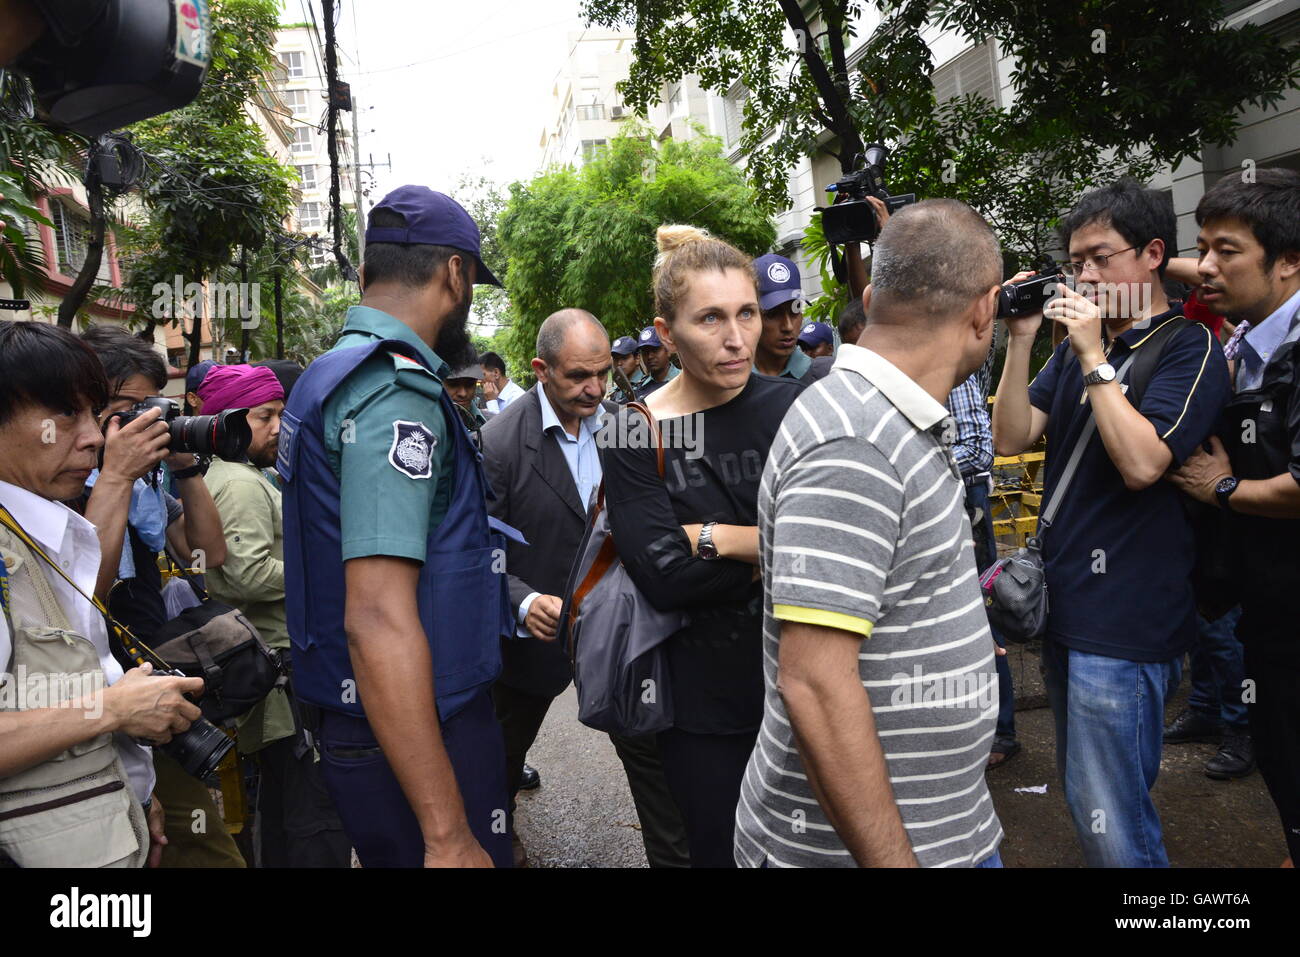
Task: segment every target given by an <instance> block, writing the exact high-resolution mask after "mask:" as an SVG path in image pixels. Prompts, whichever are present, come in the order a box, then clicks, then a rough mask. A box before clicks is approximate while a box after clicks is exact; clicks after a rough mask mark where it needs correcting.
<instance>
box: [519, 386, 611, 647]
mask: <svg viewBox="0 0 1300 957" xmlns="http://www.w3.org/2000/svg"><path fill="white" fill-rule="evenodd" d="M534 388H535V389H536V391H537V404H538V405H540V406H541V408H542V433H543V434H544V435H549V436H551V437H552V438H553V439H554V440H555V442H556V443H558V444H559V446H560V451H561V452H563V453H564V462H565V464H566V465H568V466H569V474H570V475H572V476H573V484H574V485H576V486H577V488H578V499H579V500H580V501H581V502H582V504H583V507H584V508H585V507H587V506H588V505H590V504H591V495H592V493H593V492H594V491H595V490H596V487H597V486H598V485H600V479H601V475H602V474H603V473H602V471H601V466H600V449H599V447H598V446H597V445H596V433H597V432H599V431H600V427H601V414H600V413H601V412H602V411H604V410H603V409H599V408H598V409H597V410H596V413H595V414H594V415H589V416H587V417H586V418H585V419H583V420H582V421H581V423H579V425H578V434H577V435H576V436H575V435H570V434H569V433H568V432H566V431H565V430H564V426H563V425H561V424H560V417H559V416H558V415H556V414H555V410H554V409H553V408H551V401H550V399H548V398H547V397H546V390H545V389H543V388H542V384H541V383H540V382H539V383H537V385H536V386H535V387H534ZM540 594H541V592H532V593H531V594H529V595H528V597H527V598H525V599H524V600H523V601H522V602H520V604H519V611H518V616H519V628H518V634H519V636H520V637H521V638H526V637H529V632H528V630H527V629H526V628H524V626H523V621H524V619H525V618H526V617H528V609H529V607H530V606H531V605H532V603H533V599H534V598H536V597H537V596H538V595H540Z"/></svg>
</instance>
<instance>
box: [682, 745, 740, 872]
mask: <svg viewBox="0 0 1300 957" xmlns="http://www.w3.org/2000/svg"><path fill="white" fill-rule="evenodd" d="M757 738H758V732H757V731H751V732H748V733H746V734H692V733H691V732H689V731H681V730H679V729H677V728H672V729H670V730H668V731H663V732H661V733H660V734H659V753H660V754H661V755H662V756H663V763H664V777H666V778H667V779H668V787H669V788H670V789H671V791H672V794H673V797H674V799H675V800H676V801H677V806H678V807H679V808H681V811H682V818H683V820H684V821H685V822H686V839H687V844H688V845H689V846H690V854H691V867H735V866H736V856H735V854H736V852H735V831H736V805H737V804H739V803H740V782H741V779H742V778H744V776H745V765H747V764H748V763H749V755H750V752H751V751H753V750H754V742H755V740H756V739H757Z"/></svg>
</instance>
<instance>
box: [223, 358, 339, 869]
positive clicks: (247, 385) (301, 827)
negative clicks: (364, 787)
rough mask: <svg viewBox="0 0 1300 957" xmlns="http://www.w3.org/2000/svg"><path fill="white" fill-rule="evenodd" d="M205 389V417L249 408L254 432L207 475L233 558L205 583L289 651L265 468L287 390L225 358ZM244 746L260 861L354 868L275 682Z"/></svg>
mask: <svg viewBox="0 0 1300 957" xmlns="http://www.w3.org/2000/svg"><path fill="white" fill-rule="evenodd" d="M198 394H199V397H200V398H201V399H202V400H203V408H202V410H201V412H202V414H203V415H215V414H216V413H218V412H221V411H224V410H225V409H238V408H247V409H248V426H249V429H250V431H251V432H252V436H253V439H252V442H251V443H250V444H249V447H248V452H247V459H246V460H245V461H243V462H226V461H222V460H219V459H214V460H213V461H212V464H211V465H210V466H209V467H208V472H207V475H206V476H205V480H206V481H207V484H208V489H209V491H210V492H211V493H212V500H213V501H214V502H216V505H217V511H218V512H219V513H220V514H221V524H222V528H223V530H224V532H225V536H226V562H225V563H224V564H223V566H222V567H221V568H214V569H211V570H210V571H209V572H208V574H207V584H208V591H209V592H210V593H211V594H212V596H213V597H214V598H216V599H218V600H219V601H222V602H225V603H226V604H229V605H233V606H234V607H236V608H238V609H240V610H241V611H242V612H243V613H244V616H245V617H246V618H247V619H248V620H249V621H250V622H252V624H253V626H254V627H255V628H256V629H257V630H258V632H259V633H260V634H261V636H262V638H263V640H265V641H266V643H267V644H268V645H270V646H271V647H272V648H276V649H279V650H280V651H281V652H284V653H286V654H285V657H286V659H287V652H288V648H289V631H288V628H287V627H286V625H285V612H284V541H283V531H282V528H283V526H282V523H281V513H280V490H279V489H277V488H276V487H275V486H274V485H272V484H271V483H270V482H269V481H268V480H267V478H266V476H265V475H263V474H262V471H261V470H262V469H263V468H270V467H271V466H273V465H274V464H275V453H276V448H277V442H278V439H279V435H280V413H281V412H283V411H284V398H285V396H284V389H283V388H282V387H281V385H280V383H279V381H278V380H277V378H276V376H275V374H274V373H273V372H272V371H271V370H270V369H267V368H264V367H255V366H246V365H236V366H218V367H216V368H214V369H213V370H212V371H211V372H209V373H208V375H207V376H206V378H205V379H204V380H203V384H202V385H201V386H200V387H199V393H198ZM238 745H239V751H240V753H241V754H247V755H256V761H257V764H258V768H259V771H260V774H259V783H258V789H257V790H258V793H257V802H256V823H255V833H256V846H257V853H256V861H257V865H258V866H261V867H349V866H350V864H351V847H350V845H349V842H348V839H347V837H346V835H344V833H343V825H342V823H341V822H340V821H339V819H338V815H337V813H336V812H335V810H334V806H333V804H332V802H331V801H330V798H329V793H328V792H327V791H326V790H325V786H324V782H323V781H322V780H321V777H320V771H319V769H318V768H317V766H316V753H315V749H314V748H313V747H312V746H311V745H310V743H309V742H307V740H306V739H305V737H304V736H303V735H302V734H301V733H300V732H298V731H297V729H296V727H295V722H294V714H293V707H292V704H291V701H290V698H289V693H288V692H286V690H285V689H284V688H276V689H274V690H272V691H271V693H270V694H269V695H267V696H266V699H265V700H264V701H262V702H261V703H260V704H258V705H257V706H255V707H254V708H253V709H252V710H251V711H249V712H248V713H247V714H246V715H244V716H243V717H242V718H240V719H239V724H238Z"/></svg>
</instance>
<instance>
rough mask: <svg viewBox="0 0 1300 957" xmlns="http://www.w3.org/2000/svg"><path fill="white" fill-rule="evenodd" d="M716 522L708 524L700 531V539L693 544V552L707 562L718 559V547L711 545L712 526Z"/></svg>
mask: <svg viewBox="0 0 1300 957" xmlns="http://www.w3.org/2000/svg"><path fill="white" fill-rule="evenodd" d="M717 524H718V523H717V522H709V523H708V524H707V525H704V526H703V527H702V528H701V529H700V537H699V538H698V539H697V540H696V542H695V550H696V551H697V552H698V553H699V555H700V557H701V558H703V559H706V560H708V561H713V560H714V559H715V558H717V557H718V546H717V545H714V544H713V526H714V525H717Z"/></svg>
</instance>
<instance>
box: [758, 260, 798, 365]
mask: <svg viewBox="0 0 1300 957" xmlns="http://www.w3.org/2000/svg"><path fill="white" fill-rule="evenodd" d="M754 273H755V274H756V275H757V276H758V308H759V309H761V310H762V311H763V331H762V332H761V333H760V334H759V337H758V345H757V347H755V349H754V371H755V372H761V373H763V374H764V375H774V376H781V377H782V378H786V379H798V380H799V381H801V382H807V381H809V373H810V371H811V370H812V359H810V358H809V357H808V356H806V355H804V352H803V350H802V349H800V348H798V336H799V329H800V327H801V326H802V325H803V290H802V289H801V288H800V284H799V269H798V267H796V266H795V264H794V263H793V262H791V261H790V260H789V259H786V258H785V257H784V256H778V255H777V254H776V253H768V254H767V255H766V256H759V257H758V258H757V259H755V260H754Z"/></svg>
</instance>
